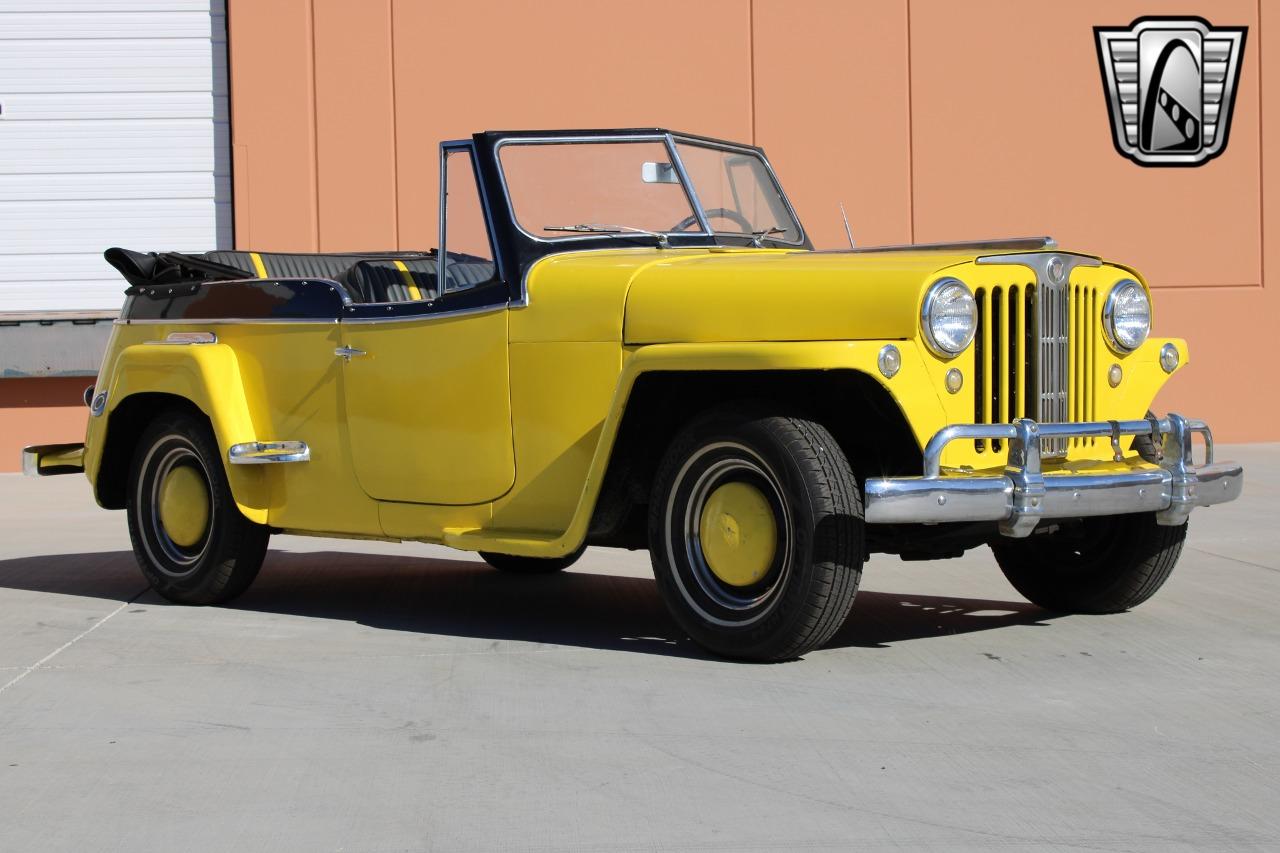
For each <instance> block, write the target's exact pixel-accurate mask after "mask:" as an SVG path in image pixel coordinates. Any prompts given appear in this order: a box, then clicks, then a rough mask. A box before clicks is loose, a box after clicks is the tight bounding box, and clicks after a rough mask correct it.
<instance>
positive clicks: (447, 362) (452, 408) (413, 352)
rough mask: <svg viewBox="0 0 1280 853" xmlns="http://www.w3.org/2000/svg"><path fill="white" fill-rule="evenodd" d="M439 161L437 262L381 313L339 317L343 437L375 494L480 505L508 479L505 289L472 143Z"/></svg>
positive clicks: (447, 151) (449, 150) (511, 459)
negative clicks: (344, 415) (345, 317)
mask: <svg viewBox="0 0 1280 853" xmlns="http://www.w3.org/2000/svg"><path fill="white" fill-rule="evenodd" d="M441 157H442V158H443V159H442V164H441V170H440V176H441V185H442V186H441V204H440V221H441V228H440V252H439V255H438V258H439V259H440V262H439V263H438V264H436V265H434V267H433V269H434V271H433V273H432V274H430V275H428V276H425V277H421V276H420V277H418V278H416V279H413V281H414V284H413V285H412V286H406V287H404V288H399V289H393V290H394V292H388V294H386V297H387V298H392V296H393V295H396V296H398V297H399V299H398V300H397V301H396V302H388V303H387V308H386V314H387V315H388V316H386V317H385V318H384V317H378V316H372V317H365V318H360V319H352V320H344V321H343V322H342V324H341V325H342V341H343V344H344V349H343V350H342V352H343V353H345V355H339V356H338V357H339V358H341V359H342V360H343V362H344V364H343V383H344V390H345V406H346V416H347V417H346V422H347V431H348V440H349V442H350V447H351V455H352V459H353V460H354V464H355V468H356V477H357V479H358V480H359V482H360V486H361V488H362V489H364V491H365V492H366V493H368V494H369V495H370V496H371V497H373V498H377V499H378V500H384V501H405V502H410V503H425V504H476V503H485V502H487V501H491V500H494V499H496V498H498V497H500V496H501V495H503V494H504V493H505V492H506V491H508V490H509V489H510V488H511V486H512V484H513V483H514V482H515V454H514V451H513V448H512V435H511V390H510V382H509V372H508V368H507V290H506V286H505V285H504V284H503V283H502V281H501V280H500V279H499V277H498V274H497V269H496V265H495V264H494V262H493V257H494V255H493V248H492V240H491V239H490V235H489V226H488V222H487V220H486V217H485V214H484V209H483V206H482V204H481V202H480V195H479V185H478V183H477V181H476V175H475V169H474V160H473V157H472V152H471V146H470V145H469V144H465V143H464V144H457V145H450V146H444V147H442V149H441ZM401 266H402V267H403V265H401ZM403 271H404V272H405V273H406V276H408V275H409V271H407V270H403ZM410 280H411V279H409V278H408V277H406V283H408V282H409V281H410ZM486 292H488V293H490V294H491V296H490V298H491V300H492V301H491V302H489V301H488V300H486V299H485V293H486ZM414 303H419V304H414ZM486 303H487V304H486ZM461 306H466V307H461ZM366 313H367V312H366ZM374 313H375V314H376V313H377V312H374Z"/></svg>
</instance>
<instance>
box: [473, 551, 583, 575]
mask: <svg viewBox="0 0 1280 853" xmlns="http://www.w3.org/2000/svg"><path fill="white" fill-rule="evenodd" d="M584 550H585V549H584V548H579V549H578V550H577V551H574V552H573V553H572V554H566V555H564V556H563V557H516V556H513V555H511V554H494V553H492V552H490V551H481V552H480V556H481V558H482V559H483V560H484V561H485V562H486V563H488V564H489V565H491V566H493V567H494V568H495V569H497V570H498V571H500V572H510V573H511V574H513V575H547V574H551V573H552V572H559V571H563V570H564V569H567V568H569V567H570V566H572V565H573V564H574V563H576V562H578V558H579V557H581V556H582V552H583V551H584Z"/></svg>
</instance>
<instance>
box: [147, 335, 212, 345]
mask: <svg viewBox="0 0 1280 853" xmlns="http://www.w3.org/2000/svg"><path fill="white" fill-rule="evenodd" d="M217 342H218V336H217V335H215V334H214V333H213V332H170V333H169V334H167V335H165V338H164V340H163V341H147V343H148V344H150V345H151V346H196V345H203V344H216V343H217Z"/></svg>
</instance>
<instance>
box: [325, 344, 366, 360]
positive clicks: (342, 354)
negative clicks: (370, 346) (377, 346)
mask: <svg viewBox="0 0 1280 853" xmlns="http://www.w3.org/2000/svg"><path fill="white" fill-rule="evenodd" d="M333 354H334V355H336V356H338V357H339V358H341V359H342V360H343V361H351V359H353V358H356V357H357V356H361V355H368V353H366V352H365V351H364V350H362V349H356V348H355V347H338V348H337V349H336V350H334V351H333Z"/></svg>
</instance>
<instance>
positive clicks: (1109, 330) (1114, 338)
mask: <svg viewBox="0 0 1280 853" xmlns="http://www.w3.org/2000/svg"><path fill="white" fill-rule="evenodd" d="M1129 288H1136V289H1137V291H1138V293H1140V294H1142V298H1143V301H1145V302H1146V304H1147V323H1146V328H1144V329H1143V331H1142V335H1141V337H1140V338H1138V340H1137V342H1136V343H1133V344H1132V345H1131V344H1129V343H1126V342H1125V341H1122V340H1120V336H1119V334H1117V331H1116V302H1117V300H1118V299H1119V298H1120V294H1121V293H1122V292H1123V291H1125V290H1127V289H1129ZM1102 333H1103V335H1104V336H1106V339H1107V344H1108V345H1109V346H1110V347H1111V348H1112V349H1113V350H1115V351H1116V352H1117V353H1118V354H1120V355H1128V354H1129V353H1131V352H1133V351H1134V350H1136V349H1137V348H1138V347H1140V346H1142V345H1143V344H1145V343H1146V342H1147V338H1149V337H1150V336H1151V295H1150V294H1149V293H1147V289H1146V288H1145V287H1143V286H1142V285H1141V284H1139V283H1138V282H1137V281H1136V280H1134V279H1132V278H1122V279H1120V280H1119V281H1117V282H1116V283H1115V284H1113V285H1112V286H1111V291H1110V292H1109V293H1108V294H1107V298H1106V301H1105V302H1103V304H1102Z"/></svg>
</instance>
